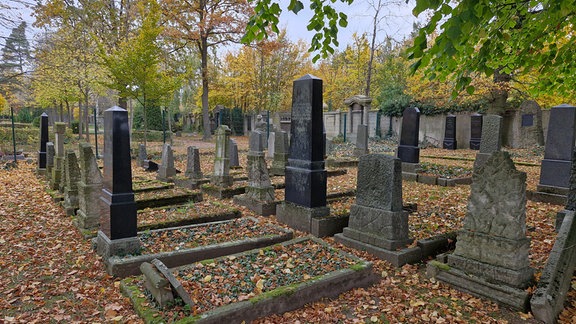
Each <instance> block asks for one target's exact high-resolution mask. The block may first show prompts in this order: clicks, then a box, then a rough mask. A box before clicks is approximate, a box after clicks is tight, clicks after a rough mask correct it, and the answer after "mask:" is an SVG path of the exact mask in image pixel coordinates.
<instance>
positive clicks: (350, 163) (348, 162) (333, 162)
mask: <svg viewBox="0 0 576 324" xmlns="http://www.w3.org/2000/svg"><path fill="white" fill-rule="evenodd" d="M357 166H358V159H326V167H327V168H353V167H357Z"/></svg>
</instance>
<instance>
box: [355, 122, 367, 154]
mask: <svg viewBox="0 0 576 324" xmlns="http://www.w3.org/2000/svg"><path fill="white" fill-rule="evenodd" d="M368 153H369V151H368V126H367V125H358V133H357V135H356V147H355V148H354V155H355V156H362V155H366V154H368Z"/></svg>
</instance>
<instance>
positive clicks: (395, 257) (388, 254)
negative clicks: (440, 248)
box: [334, 229, 422, 267]
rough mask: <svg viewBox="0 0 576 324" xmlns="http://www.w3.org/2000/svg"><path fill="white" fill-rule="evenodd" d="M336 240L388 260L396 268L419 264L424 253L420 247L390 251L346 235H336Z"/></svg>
mask: <svg viewBox="0 0 576 324" xmlns="http://www.w3.org/2000/svg"><path fill="white" fill-rule="evenodd" d="M345 230H346V229H345ZM334 239H335V240H336V242H339V243H342V244H344V245H346V246H349V247H351V248H354V249H356V250H360V251H366V252H368V253H370V254H372V255H374V256H376V257H378V258H379V259H382V260H386V261H388V262H390V263H391V264H392V265H393V266H395V267H401V266H403V265H405V264H413V263H417V262H420V260H422V253H421V250H420V248H419V247H413V248H404V249H400V250H388V249H383V248H379V247H377V246H375V245H372V244H368V243H365V242H361V241H358V240H355V239H353V238H350V237H348V236H347V235H346V234H344V233H342V234H336V235H334Z"/></svg>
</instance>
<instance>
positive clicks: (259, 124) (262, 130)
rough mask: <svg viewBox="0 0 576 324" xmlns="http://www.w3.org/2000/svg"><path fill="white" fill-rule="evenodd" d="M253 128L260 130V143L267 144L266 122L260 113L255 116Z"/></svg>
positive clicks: (265, 145)
mask: <svg viewBox="0 0 576 324" xmlns="http://www.w3.org/2000/svg"><path fill="white" fill-rule="evenodd" d="M254 130H258V131H260V134H261V135H260V136H262V143H264V147H267V146H268V136H267V132H268V123H267V122H266V121H264V119H263V118H262V115H257V116H256V123H255V125H254Z"/></svg>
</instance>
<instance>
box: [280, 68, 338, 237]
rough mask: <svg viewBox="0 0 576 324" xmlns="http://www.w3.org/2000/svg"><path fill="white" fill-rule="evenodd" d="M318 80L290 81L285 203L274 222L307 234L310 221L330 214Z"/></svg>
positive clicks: (308, 78)
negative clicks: (289, 126)
mask: <svg viewBox="0 0 576 324" xmlns="http://www.w3.org/2000/svg"><path fill="white" fill-rule="evenodd" d="M323 122H324V121H323V118H322V80H321V79H318V78H316V77H314V76H312V75H309V74H308V75H305V76H303V77H302V78H300V79H298V80H296V81H294V86H293V95H292V122H291V132H290V133H291V136H292V138H291V140H290V153H289V157H288V165H287V166H286V189H285V202H284V203H282V204H281V205H278V206H277V209H276V215H277V217H278V220H279V221H281V222H283V223H285V224H288V225H289V226H291V227H293V228H296V229H299V230H303V231H307V232H310V231H311V224H312V218H317V217H324V216H327V215H329V214H330V209H329V208H328V207H327V206H326V185H327V174H326V169H325V168H324V143H323V142H324V136H323V127H322V125H323Z"/></svg>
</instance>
